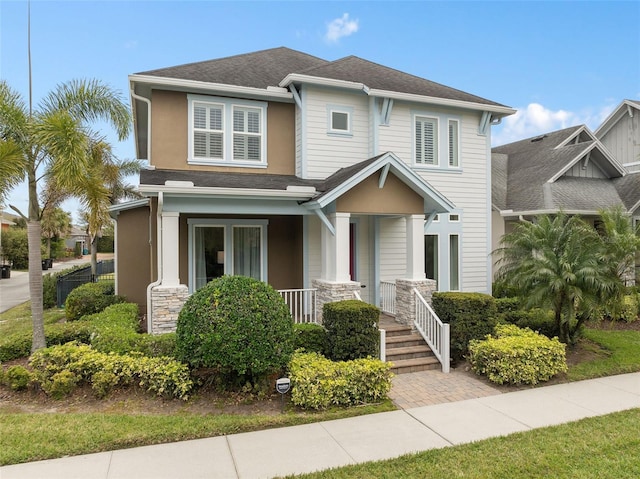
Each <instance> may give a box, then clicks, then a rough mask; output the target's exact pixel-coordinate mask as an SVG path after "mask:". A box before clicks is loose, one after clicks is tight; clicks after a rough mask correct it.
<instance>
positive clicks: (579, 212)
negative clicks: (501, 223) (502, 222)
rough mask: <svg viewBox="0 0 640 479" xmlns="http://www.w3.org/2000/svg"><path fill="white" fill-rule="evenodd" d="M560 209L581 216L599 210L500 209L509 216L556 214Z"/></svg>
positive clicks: (502, 213) (594, 213)
mask: <svg viewBox="0 0 640 479" xmlns="http://www.w3.org/2000/svg"><path fill="white" fill-rule="evenodd" d="M560 211H562V212H563V213H564V214H567V215H580V216H596V215H598V212H597V211H595V210H565V209H561V208H556V209H541V210H522V211H513V210H504V211H500V216H502V217H508V216H538V215H555V214H557V213H559V212H560Z"/></svg>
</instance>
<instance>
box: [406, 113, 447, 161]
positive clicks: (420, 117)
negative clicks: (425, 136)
mask: <svg viewBox="0 0 640 479" xmlns="http://www.w3.org/2000/svg"><path fill="white" fill-rule="evenodd" d="M419 121H420V122H432V123H433V125H434V129H435V134H434V137H433V139H434V145H433V163H425V161H424V158H423V160H422V161H418V149H417V141H418V138H417V137H416V126H417V122H419ZM411 126H412V138H413V164H414V165H415V166H417V167H422V168H437V167H438V166H439V164H440V154H439V153H440V152H439V149H440V138H439V136H440V120H439V118H438V117H437V116H433V115H429V114H414V115H413V122H412V125H411ZM422 150H423V153H424V146H423V148H422Z"/></svg>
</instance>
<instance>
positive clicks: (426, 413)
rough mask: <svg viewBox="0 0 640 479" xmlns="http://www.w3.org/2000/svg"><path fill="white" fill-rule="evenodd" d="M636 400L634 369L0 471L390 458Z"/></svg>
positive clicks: (639, 389)
mask: <svg viewBox="0 0 640 479" xmlns="http://www.w3.org/2000/svg"><path fill="white" fill-rule="evenodd" d="M632 408H640V373H632V374H623V375H620V376H611V377H606V378H599V379H591V380H588V381H580V382H574V383H566V384H556V385H553V386H545V387H539V388H532V389H525V390H522V391H517V392H510V393H505V394H500V395H496V396H491V397H484V398H478V399H469V400H466V401H457V402H450V403H443V404H437V405H433V406H424V407H419V408H412V409H405V410H402V411H391V412H385V413H380V414H370V415H366V416H359V417H352V418H348V419H338V420H334V421H324V422H318V423H313V424H305V425H302V426H292V427H285V428H279V429H268V430H264V431H255V432H248V433H242V434H232V435H229V436H221V437H213V438H209V439H198V440H195V441H185V442H177V443H172V444H160V445H157V446H146V447H138V448H132V449H124V450H119V451H111V452H101V453H98V454H89V455H84V456H75V457H65V458H62V459H54V460H49V461H41V462H33V463H27V464H18V465H14V466H4V467H0V477H2V479H33V478H47V479H57V478H60V479H72V478H82V479H143V478H153V479H164V478H166V479H173V478H177V477H188V478H199V477H201V478H229V479H239V478H242V479H252V478H255V479H258V478H271V477H274V476H283V475H287V474H301V473H305V472H311V471H316V470H321V469H328V468H332V467H339V466H345V465H348V464H357V463H362V462H367V461H376V460H382V459H390V458H394V457H397V456H400V455H403V454H407V453H410V452H417V451H426V450H429V449H439V448H443V447H448V446H454V445H457V444H465V443H468V442H472V441H478V440H482V439H487V438H490V437H496V436H503V435H507V434H512V433H514V432H519V431H528V430H530V429H535V428H539V427H545V426H552V425H555V424H562V423H566V422H570V421H577V420H579V419H582V418H586V417H592V416H599V415H603V414H609V413H612V412H616V411H622V410H625V409H632ZM593 432H594V434H597V431H596V430H594V431H593Z"/></svg>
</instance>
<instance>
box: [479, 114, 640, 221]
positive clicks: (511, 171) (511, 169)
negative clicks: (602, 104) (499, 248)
mask: <svg viewBox="0 0 640 479" xmlns="http://www.w3.org/2000/svg"><path fill="white" fill-rule="evenodd" d="M584 131H585V127H584V126H582V125H580V126H574V127H571V128H565V129H563V130H558V131H554V132H550V133H547V134H545V135H539V136H537V137H534V138H527V139H525V140H521V141H517V142H514V143H510V144H508V145H503V146H499V147H496V148H493V149H492V155H491V159H492V185H491V186H492V188H491V189H492V203H493V205H494V206H495V207H496V208H498V209H500V210H502V211H505V210H506V211H509V210H510V211H514V212H535V211H554V210H559V209H564V210H568V211H570V210H573V211H594V212H595V211H597V210H598V209H600V208H606V207H608V206H612V205H615V204H620V203H624V204H625V206H627V208H629V207H631V206H632V205H633V204H635V203H636V202H637V201H638V200H640V193H638V192H637V189H638V186H640V183H639V181H640V175H627V177H628V176H635V178H627V177H622V175H621V173H620V172H619V170H618V166H616V165H614V164H611V161H612V160H609V159H608V157H607V156H606V155H604V154H603V150H604V151H606V149H604V148H603V147H602V145H601V144H600V142H599V141H597V140H590V141H581V142H580V143H577V144H573V143H570V144H565V146H561V147H560V145H562V144H564V143H565V142H567V140H569V139H571V140H572V141H573V138H575V137H578V136H579V135H581V134H583V133H581V132H584ZM586 138H592V136H591V135H590V134H589V135H587V136H586ZM587 152H590V154H591V160H590V161H596V162H599V165H600V166H601V167H602V168H603V170H604V171H608V172H609V173H610V174H611V173H614V174H612V178H610V179H597V178H577V177H569V176H560V177H558V175H559V174H560V173H561V172H562V171H564V170H565V169H566V168H567V167H568V166H569V165H570V164H571V163H572V162H575V161H576V159H577V158H582V156H583V155H585V154H586V153H587ZM505 155H506V157H505ZM614 163H615V161H614ZM625 178H627V179H625ZM634 200H635V201H634Z"/></svg>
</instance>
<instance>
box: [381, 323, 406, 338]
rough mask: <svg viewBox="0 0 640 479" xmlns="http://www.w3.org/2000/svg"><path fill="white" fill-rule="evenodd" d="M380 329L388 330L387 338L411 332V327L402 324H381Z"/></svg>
mask: <svg viewBox="0 0 640 479" xmlns="http://www.w3.org/2000/svg"><path fill="white" fill-rule="evenodd" d="M380 329H384V330H385V331H386V335H387V338H393V337H396V336H405V335H410V334H411V327H409V326H405V325H402V324H398V325H393V326H381V327H380Z"/></svg>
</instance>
